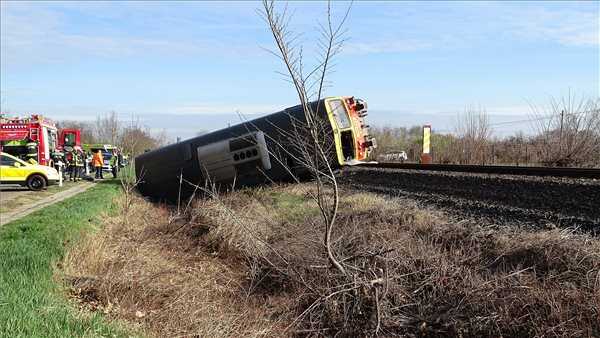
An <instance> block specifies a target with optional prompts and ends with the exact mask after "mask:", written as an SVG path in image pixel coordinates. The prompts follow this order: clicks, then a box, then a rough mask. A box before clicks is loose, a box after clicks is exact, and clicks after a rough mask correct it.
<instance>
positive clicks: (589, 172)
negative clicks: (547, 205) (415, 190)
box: [360, 162, 600, 179]
mask: <svg viewBox="0 0 600 338" xmlns="http://www.w3.org/2000/svg"><path fill="white" fill-rule="evenodd" d="M360 166H361V167H366V168H387V169H410V170H426V171H447V172H466V173H481V174H498V175H524V176H542V177H543V176H551V177H570V178H593V179H600V169H596V168H548V167H522V166H504V165H466V164H419V163H395V162H379V163H364V164H361V165H360Z"/></svg>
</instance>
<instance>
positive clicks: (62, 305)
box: [0, 180, 126, 337]
mask: <svg viewBox="0 0 600 338" xmlns="http://www.w3.org/2000/svg"><path fill="white" fill-rule="evenodd" d="M119 191H120V183H119V182H118V181H116V180H111V181H106V182H102V183H99V184H97V185H96V186H95V187H92V188H91V189H89V190H87V191H85V192H83V193H81V194H78V195H76V196H74V197H71V198H69V199H66V200H64V201H61V202H59V203H56V204H54V205H51V206H49V207H46V208H44V209H42V210H39V211H37V212H35V213H32V214H31V215H29V216H26V217H25V218H22V219H20V220H17V221H14V222H11V223H8V224H6V225H4V226H3V227H0V337H89V336H93V337H97V336H108V337H113V336H125V335H126V334H125V333H124V332H125V331H124V330H122V329H120V328H118V327H117V326H116V325H114V324H110V323H107V321H105V320H104V319H103V317H102V316H101V315H98V314H83V313H80V312H79V311H78V310H76V309H75V308H74V307H73V306H72V305H71V304H69V302H68V301H67V300H66V299H65V298H64V290H63V289H62V287H61V284H60V282H57V281H56V280H54V278H53V270H54V267H55V265H56V264H57V263H58V262H59V261H60V260H61V259H62V257H63V255H64V253H65V246H66V245H67V244H68V243H70V242H73V241H75V240H77V237H78V235H79V234H80V233H81V231H83V230H86V229H88V230H89V229H90V228H91V227H92V226H93V225H95V224H96V225H97V224H98V223H100V221H101V219H100V217H101V215H102V214H106V213H107V212H109V213H110V212H115V211H116V209H115V208H116V206H115V204H114V203H113V200H114V197H116V196H117V195H118V194H119Z"/></svg>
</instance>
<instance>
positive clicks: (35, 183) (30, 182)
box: [27, 174, 46, 191]
mask: <svg viewBox="0 0 600 338" xmlns="http://www.w3.org/2000/svg"><path fill="white" fill-rule="evenodd" d="M27 187H28V188H29V189H31V190H34V191H40V190H42V189H44V188H45V187H46V179H45V178H44V177H43V176H42V175H38V174H34V175H31V176H29V178H28V179H27Z"/></svg>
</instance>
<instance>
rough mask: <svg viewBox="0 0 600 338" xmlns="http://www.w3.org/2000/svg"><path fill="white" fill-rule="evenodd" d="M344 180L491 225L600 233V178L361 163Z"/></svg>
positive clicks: (340, 178) (360, 187) (343, 175)
mask: <svg viewBox="0 0 600 338" xmlns="http://www.w3.org/2000/svg"><path fill="white" fill-rule="evenodd" d="M339 180H340V183H342V184H343V185H345V186H348V187H351V188H355V189H360V190H368V191H373V192H377V193H383V194H387V195H391V196H399V197H407V198H411V199H415V200H417V201H419V202H420V203H422V204H423V205H425V206H434V207H437V208H440V209H442V210H443V211H445V212H446V213H448V214H449V215H451V216H455V217H460V218H469V219H474V220H476V221H478V222H482V223H484V224H486V225H499V226H519V227H529V228H552V227H560V228H566V227H571V228H576V229H578V230H579V231H582V232H586V233H592V234H595V235H599V234H600V180H593V179H572V178H549V177H532V176H516V175H495V174H473V173H457V172H433V171H431V172H428V171H420V170H403V169H380V168H360V167H349V168H345V169H344V170H343V171H342V172H341V173H340V177H339Z"/></svg>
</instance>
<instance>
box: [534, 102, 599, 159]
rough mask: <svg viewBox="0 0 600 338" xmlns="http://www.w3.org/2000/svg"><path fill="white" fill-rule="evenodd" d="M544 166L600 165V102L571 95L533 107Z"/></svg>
mask: <svg viewBox="0 0 600 338" xmlns="http://www.w3.org/2000/svg"><path fill="white" fill-rule="evenodd" d="M531 109H532V115H533V116H532V119H531V120H532V123H533V128H534V129H535V130H536V131H537V132H538V136H537V138H536V141H537V142H536V143H538V151H539V157H540V160H541V162H542V163H543V164H544V165H548V166H563V167H564V166H584V165H596V166H597V165H600V160H599V158H598V153H600V132H599V128H600V99H587V98H583V97H581V98H577V97H576V95H573V94H571V93H569V95H568V96H566V97H563V98H561V99H558V100H557V99H555V98H551V100H550V104H549V105H548V106H546V107H536V106H534V105H531Z"/></svg>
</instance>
